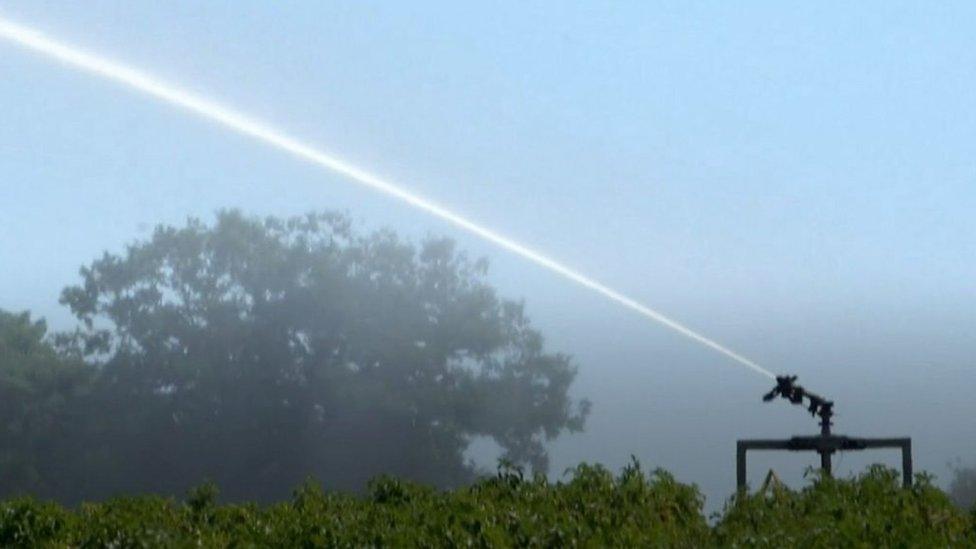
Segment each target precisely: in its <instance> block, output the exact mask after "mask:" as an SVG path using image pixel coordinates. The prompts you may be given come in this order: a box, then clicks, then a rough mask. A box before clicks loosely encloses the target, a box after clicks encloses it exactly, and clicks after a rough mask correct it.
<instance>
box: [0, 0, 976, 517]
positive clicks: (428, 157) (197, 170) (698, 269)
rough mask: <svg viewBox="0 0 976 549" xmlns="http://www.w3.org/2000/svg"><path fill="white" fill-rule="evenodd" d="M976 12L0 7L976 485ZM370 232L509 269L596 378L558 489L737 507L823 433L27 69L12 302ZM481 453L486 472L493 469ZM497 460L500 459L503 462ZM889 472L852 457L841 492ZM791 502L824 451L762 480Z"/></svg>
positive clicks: (6, 140)
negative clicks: (634, 469)
mask: <svg viewBox="0 0 976 549" xmlns="http://www.w3.org/2000/svg"><path fill="white" fill-rule="evenodd" d="M974 16H976V6H974V5H973V4H971V3H968V2H955V3H953V2H945V3H938V4H917V3H900V2H861V3H857V4H856V5H848V4H841V3H830V2H825V3H816V4H809V3H807V4H799V3H798V4H795V5H786V4H784V3H778V2H752V3H736V4H734V5H733V4H731V3H723V2H701V3H688V2H655V3H651V2H619V3H613V4H610V3H592V4H590V3H579V4H571V3H566V2H533V3H525V2H495V3H491V5H490V6H489V5H483V6H475V5H466V3H449V2H443V3H431V2H411V3H404V2H343V3H339V2H298V1H295V2H275V3H268V2H253V1H240V0H235V1H217V0H212V1H210V2H206V3H201V2H167V3H158V2H138V1H137V2H119V1H97V0H96V1H90V2H85V3H64V2H53V1H44V0H31V1H2V2H0V17H5V18H8V19H10V20H12V21H15V22H18V23H21V24H24V25H29V26H33V27H35V28H37V29H39V30H42V31H44V32H45V33H47V34H49V35H51V36H52V37H56V38H58V39H61V40H64V41H67V42H71V43H74V44H77V45H79V46H82V47H84V48H86V49H89V50H91V51H94V52H98V53H101V54H104V55H105V56H107V57H110V58H112V59H116V60H118V61H121V62H125V63H128V64H131V65H134V66H138V67H141V68H143V69H145V70H147V71H150V72H152V73H154V74H156V75H158V76H160V77H161V78H163V79H165V80H168V81H171V82H174V83H178V84H180V85H181V86H183V87H185V88H188V89H190V90H193V91H194V92H198V93H200V94H202V95H205V96H207V97H209V98H211V99H214V100H219V101H221V102H223V103H226V104H228V105H230V106H232V107H233V108H235V109H237V110H239V111H242V112H245V113H248V114H250V115H253V116H254V117H256V118H259V119H261V120H263V121H266V122H268V123H270V124H271V125H273V126H275V127H277V128H280V129H282V130H284V131H286V132H288V133H289V134H291V135H294V136H296V137H300V138H301V139H303V140H304V141H307V142H309V143H311V144H314V145H316V146H317V147H320V148H322V149H324V150H327V151H329V152H332V153H334V154H336V155H338V156H340V157H342V158H344V159H346V160H349V161H351V162H354V163H355V164H357V165H360V166H362V167H364V168H367V169H369V170H370V171H373V172H375V173H378V174H381V175H383V176H385V177H388V178H390V179H392V180H395V181H397V182H400V183H402V184H403V185H404V186H405V187H407V188H409V189H410V190H412V191H415V192H417V193H419V194H421V195H423V196H425V197H428V198H431V199H434V200H436V201H437V202H439V203H440V204H443V205H446V206H449V207H450V208H452V209H454V210H455V211H457V212H459V213H462V214H464V215H466V216H468V217H470V218H471V219H473V220H476V221H477V222H479V223H482V224H484V225H487V226H490V227H492V228H495V229H497V230H499V231H500V232H502V233H504V234H505V235H507V236H510V237H513V238H515V239H518V240H520V241H522V242H525V243H527V244H529V245H531V246H532V247H534V248H536V249H538V250H541V251H544V252H545V253H546V254H548V255H550V256H552V257H555V258H558V259H559V260H561V261H563V262H565V263H566V264H568V265H571V266H573V267H575V268H578V269H579V270H581V271H582V272H584V273H586V274H588V275H590V276H592V277H594V278H596V279H598V280H600V281H601V282H604V283H606V284H607V285H609V286H611V287H613V288H615V289H617V290H620V291H622V292H623V293H625V294H628V295H630V296H632V297H635V298H637V299H639V300H640V301H642V302H644V303H646V304H648V305H650V306H652V307H655V308H657V309H659V310H661V311H662V312H664V313H665V314H668V315H670V316H672V317H674V318H676V319H677V320H679V321H681V322H683V323H685V324H687V325H689V326H691V327H693V328H695V329H697V330H699V331H701V332H703V333H705V334H706V335H708V336H709V337H712V338H714V339H716V340H718V341H720V342H722V343H723V344H726V345H728V346H730V347H731V348H733V349H735V350H736V351H737V352H739V353H741V354H743V355H745V356H747V357H749V358H750V359H753V360H755V361H756V362H758V363H760V364H762V365H763V366H765V367H766V368H768V369H770V370H772V371H774V372H777V373H794V374H797V375H799V376H800V381H801V382H803V384H804V385H806V386H808V387H810V388H811V389H814V390H816V391H818V392H820V393H823V394H825V395H827V396H828V397H831V398H833V399H834V400H835V401H836V402H837V409H838V417H837V431H838V432H844V433H847V434H851V435H860V436H890V435H899V436H901V435H904V436H912V437H913V438H914V441H915V458H916V468H917V469H925V470H929V471H932V472H933V473H935V474H936V475H938V476H939V477H940V478H942V480H943V481H944V480H945V479H946V478H947V477H948V475H949V472H948V469H947V467H946V464H947V462H949V461H953V460H955V459H957V458H959V459H962V460H963V461H964V462H969V463H973V462H976V422H974V421H973V419H972V418H973V416H974V415H976V403H974V402H973V401H972V400H971V398H972V395H971V394H970V393H971V392H972V389H973V387H976V383H974V373H976V215H973V212H974V211H976V155H974V154H973V152H974V151H973V144H974V143H976V94H973V93H972V90H973V88H974V86H976V35H974V34H973V33H972V32H971V30H972V21H973V18H974ZM227 207H236V208H241V209H242V210H244V211H246V212H248V213H253V214H258V215H269V214H270V215H281V216H288V215H295V214H300V213H303V212H306V211H309V210H322V209H339V210H344V211H348V212H349V213H350V214H351V215H352V216H353V218H354V219H355V220H357V223H358V224H359V225H360V226H361V227H362V228H364V229H372V228H379V227H389V228H392V229H394V230H396V231H397V232H399V233H401V234H404V235H406V236H408V237H411V238H416V239H419V238H423V237H424V236H425V235H449V236H451V237H454V238H456V239H457V240H458V242H459V243H460V245H461V247H462V248H464V249H466V250H468V251H469V253H470V254H472V255H475V256H484V257H487V258H488V259H489V260H490V261H491V265H492V269H491V272H490V276H489V280H490V282H491V283H492V284H494V285H495V286H496V287H498V289H499V291H500V293H501V294H502V295H504V296H506V297H511V298H516V299H524V300H525V302H526V305H527V310H528V312H529V314H530V316H531V317H532V318H533V320H534V323H535V324H536V325H537V326H538V327H539V328H540V329H541V330H542V331H543V333H544V334H545V335H546V336H547V342H548V347H549V348H550V349H552V350H558V351H562V352H566V353H569V354H571V355H572V356H573V357H574V358H575V361H576V364H577V365H578V366H579V370H580V373H579V377H578V380H577V383H576V384H575V387H574V389H573V391H574V393H575V394H577V395H579V396H586V397H588V398H589V399H590V400H592V401H593V403H594V408H593V413H592V415H591V417H590V419H589V422H588V427H587V431H586V432H585V433H583V434H580V435H574V436H570V437H563V438H560V439H559V440H557V441H555V442H554V443H553V444H552V445H551V451H552V457H553V472H554V473H556V474H557V475H558V473H560V472H561V471H562V470H563V469H564V468H566V467H569V466H571V465H574V464H576V463H578V462H580V461H584V460H585V461H600V462H603V463H605V464H607V465H608V466H611V467H619V466H620V465H622V464H624V463H626V462H627V461H628V460H629V459H630V455H631V454H633V455H635V456H636V457H638V458H639V459H640V460H641V461H642V462H643V463H644V464H645V465H648V466H652V467H654V466H662V467H665V468H667V469H669V470H671V471H673V472H674V473H675V474H676V475H677V476H678V478H679V479H680V480H684V481H688V482H696V483H698V484H699V485H700V486H701V487H702V489H703V491H704V492H705V493H706V495H707V496H708V497H709V507H710V508H711V509H715V508H716V507H715V506H716V505H720V504H721V501H722V499H723V498H724V497H726V496H727V495H728V494H729V493H731V491H732V487H733V486H734V448H735V440H736V439H737V438H749V437H777V436H788V435H790V434H794V433H806V432H813V431H814V430H815V424H814V422H813V421H812V420H811V419H810V418H809V417H804V414H803V413H802V411H801V410H799V409H790V408H789V407H787V406H786V405H785V404H783V403H777V405H773V404H767V405H763V404H762V403H761V402H760V401H759V397H760V396H761V394H762V393H763V392H765V391H766V390H767V389H768V388H769V387H767V385H769V383H768V380H767V379H765V378H764V377H762V376H759V375H756V373H754V372H752V371H750V370H748V369H745V368H743V367H741V366H739V365H737V364H735V363H734V362H731V361H729V360H728V359H727V358H725V357H723V356H721V355H718V354H716V353H714V352H713V351H710V350H708V349H705V348H702V347H700V346H698V345H696V344H695V343H693V342H691V341H689V340H687V339H685V338H682V337H681V336H679V335H676V334H674V333H672V332H669V331H667V330H666V329H664V328H661V327H660V326H657V325H655V324H652V323H649V322H648V321H647V320H645V319H642V318H641V317H639V316H637V315H635V314H633V313H632V312H628V311H626V310H623V309H621V308H620V307H619V306H616V305H614V304H612V303H609V302H607V301H606V300H605V299H603V298H601V297H600V296H597V295H594V294H592V293H589V292H587V291H586V290H584V289H581V288H579V287H576V286H574V285H573V284H572V283H570V282H567V281H564V280H562V279H559V278H557V277H556V276H555V275H553V274H551V273H549V272H547V271H545V270H543V269H540V268H539V267H537V266H535V265H532V264H529V263H527V262H525V261H524V260H522V259H519V258H516V257H513V256H511V255H510V254H507V253H505V252H503V251H501V250H499V249H497V248H494V247H493V246H491V245H490V244H487V243H484V242H481V241H479V240H477V239H476V238H475V237H473V236H470V235H466V234H463V233H460V232H459V231H458V230H457V229H455V228H454V227H451V226H449V225H447V224H445V223H444V222H441V221H438V220H436V219H433V218H430V217H429V216H426V215H424V214H423V213H420V212H417V211H415V210H411V209H410V208H409V207H407V206H405V205H403V204H401V203H398V202H396V201H393V200H391V199H389V198H388V197H384V196H381V195H378V194H376V193H374V192H371V191H369V190H366V189H363V188H361V187H359V186H357V185H354V184H351V183H350V182H348V181H346V180H344V179H342V178H341V177H338V176H335V175H333V174H331V173H328V172H325V171H322V170H321V169H318V168H315V167H314V166H311V165H308V164H305V163H302V162H299V161H296V160H295V159H294V158H293V157H290V156H288V155H286V154H282V153H281V152H278V151H275V150H272V149H269V148H268V147H266V146H264V145H262V144H260V143H257V142H255V141H252V140H250V139H248V138H246V137H241V136H239V135H235V134H233V133H231V132H228V131H227V130H225V129H223V128H220V127H218V126H215V125H213V124H212V123H209V122H206V121H203V120H200V119H198V118H195V117H193V116H190V115H187V114H186V113H185V112H182V111H179V110H177V109H175V108H173V107H170V106H167V105H164V104H161V103H159V102H157V101H155V100H152V99H149V98H147V97H145V96H142V95H140V94H138V93H134V92H132V91H130V90H127V89H124V88H122V87H120V86H119V85H117V84H113V83H111V82H106V81H102V80H98V79H96V78H93V77H91V76H89V75H87V74H83V73H79V72H77V71H74V70H71V69H68V68H66V67H64V66H61V65H58V64H57V63H52V62H50V61H49V60H47V59H45V58H42V57H40V56H38V55H36V54H33V53H30V52H27V51H25V50H22V49H19V48H16V47H14V46H12V45H10V44H7V43H0V212H2V214H0V308H4V309H7V310H22V309H29V310H31V311H32V312H33V313H34V314H37V315H40V316H44V317H46V318H47V319H48V320H49V323H50V324H51V325H52V327H54V328H68V327H70V326H71V323H72V319H71V317H70V315H68V313H67V311H66V310H65V308H64V307H62V306H60V305H59V304H58V303H57V298H58V294H59V292H60V290H61V288H63V287H64V286H66V285H68V284H71V283H74V282H76V281H78V280H79V279H78V275H77V271H78V268H79V267H80V266H81V265H83V264H86V263H89V262H91V261H92V260H93V259H95V258H96V257H98V256H100V255H101V254H102V252H103V251H105V250H109V251H113V252H118V251H121V250H122V249H123V247H124V246H125V244H126V243H130V242H133V241H134V240H136V239H139V238H146V237H147V236H148V235H149V233H150V231H151V228H152V227H153V226H155V225H156V224H158V223H170V224H179V223H182V222H183V221H184V220H185V219H186V218H187V217H188V216H196V217H200V218H203V219H212V215H213V212H214V211H216V210H217V209H219V208H227ZM479 451H482V453H484V452H487V451H488V450H486V449H484V448H482V449H481V450H479ZM482 457H483V456H482ZM897 458H898V456H897V455H896V454H895V453H894V452H891V453H883V452H881V453H867V454H864V455H856V454H851V455H847V456H844V457H843V458H840V459H839V460H838V461H840V464H841V465H840V469H841V471H851V470H858V469H859V468H860V467H862V466H863V465H864V464H866V463H868V462H870V461H876V460H880V461H884V462H886V463H890V464H892V465H895V464H897V463H898V459H897ZM752 462H753V464H752V465H751V467H750V476H752V477H753V478H756V477H759V476H761V475H762V474H764V472H765V469H766V468H769V467H773V466H775V467H776V468H777V471H780V472H781V473H782V475H781V476H784V477H785V478H787V479H788V480H790V481H791V482H792V483H794V484H798V485H799V484H801V483H802V482H801V478H802V472H803V468H804V467H806V466H809V465H812V464H813V463H814V457H813V456H802V455H788V456H773V455H769V456H765V455H763V456H759V457H758V458H757V459H754V460H752Z"/></svg>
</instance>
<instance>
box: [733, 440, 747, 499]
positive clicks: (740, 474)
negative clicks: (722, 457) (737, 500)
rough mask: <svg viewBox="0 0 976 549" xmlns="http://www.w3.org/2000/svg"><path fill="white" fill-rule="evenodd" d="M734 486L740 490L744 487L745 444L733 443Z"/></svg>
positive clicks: (740, 442)
mask: <svg viewBox="0 0 976 549" xmlns="http://www.w3.org/2000/svg"><path fill="white" fill-rule="evenodd" d="M735 486H736V488H737V489H738V490H739V491H740V492H741V491H743V490H745V489H746V445H745V444H744V443H743V442H742V441H741V440H738V441H736V443H735Z"/></svg>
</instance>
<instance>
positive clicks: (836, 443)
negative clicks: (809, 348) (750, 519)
mask: <svg viewBox="0 0 976 549" xmlns="http://www.w3.org/2000/svg"><path fill="white" fill-rule="evenodd" d="M776 397H782V398H783V399H786V400H788V401H789V402H790V403H791V404H793V405H796V406H805V407H806V410H807V411H808V412H810V415H812V416H814V417H818V418H819V419H820V434H819V435H813V436H793V437H791V438H789V439H782V440H777V439H751V440H739V441H738V442H737V444H736V484H737V486H738V488H739V490H745V489H746V484H747V483H746V452H747V451H749V450H788V451H791V452H799V451H813V452H817V453H818V454H820V469H821V471H822V472H823V474H824V475H827V476H830V475H831V474H832V463H831V462H832V459H831V458H832V456H833V455H834V453H835V452H842V451H852V450H867V449H872V448H899V449H901V469H902V484H903V485H904V486H905V487H909V486H911V485H912V439H911V438H907V437H906V438H860V437H848V436H845V435H835V434H833V433H831V429H830V428H831V426H833V424H834V423H833V417H834V402H833V401H832V400H828V399H826V398H824V397H822V396H820V395H818V394H816V393H813V392H811V391H808V390H806V389H804V388H803V387H801V386H800V385H798V384H797V383H796V376H776V386H775V387H773V388H772V389H771V390H770V391H769V392H768V393H766V394H765V395H763V398H762V399H763V402H771V401H773V400H775V399H776Z"/></svg>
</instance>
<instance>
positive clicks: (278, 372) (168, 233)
mask: <svg viewBox="0 0 976 549" xmlns="http://www.w3.org/2000/svg"><path fill="white" fill-rule="evenodd" d="M486 269H487V265H486V263H485V262H483V261H471V260H469V259H468V258H467V257H466V256H465V255H464V254H463V253H459V252H457V251H456V250H455V248H454V245H453V243H452V242H451V241H450V240H446V239H428V240H427V241H425V242H423V243H422V245H420V246H419V247H415V246H413V245H411V244H409V243H405V242H402V241H400V240H399V239H398V238H397V237H396V235H394V234H393V233H391V232H389V231H380V232H377V233H374V234H369V235H357V234H356V233H355V232H354V231H353V230H352V229H351V227H350V223H349V221H348V219H347V218H345V217H344V216H341V215H335V214H310V215H307V216H304V217H297V218H292V219H285V220H282V219H276V218H268V219H264V220H261V219H257V218H250V217H246V216H243V215H241V214H240V213H238V212H234V211H229V212H221V213H219V214H218V215H217V220H216V223H215V224H213V225H211V226H208V225H206V224H204V223H202V222H200V221H197V220H190V221H189V222H188V223H187V225H186V226H184V227H179V228H177V227H164V226H161V227H158V228H157V229H156V231H155V233H154V234H153V236H152V238H151V239H149V240H148V241H142V242H137V243H134V244H132V245H130V246H129V247H128V248H127V249H126V251H125V252H124V253H122V254H118V255H116V254H110V253H106V254H105V255H104V256H103V257H101V258H100V259H98V260H97V261H94V262H93V263H92V264H91V265H89V266H87V267H83V268H82V269H81V276H82V281H81V283H80V284H78V285H76V286H71V287H68V288H66V289H65V290H64V292H63V293H62V298H61V301H62V303H64V304H66V305H67V306H68V307H70V309H71V311H72V312H73V313H74V314H75V316H76V317H77V318H78V320H79V323H80V327H79V328H78V329H77V330H76V331H75V332H73V333H67V334H59V335H58V336H57V337H56V338H54V340H53V341H55V342H56V346H54V345H52V343H51V341H50V340H48V339H45V337H44V332H45V330H44V326H43V323H32V322H31V321H30V320H29V317H27V316H26V315H20V316H15V315H9V314H4V315H3V316H0V352H2V353H3V354H2V355H0V429H5V430H3V431H0V436H2V437H3V438H2V439H0V452H2V453H0V497H9V496H10V495H13V494H16V493H23V492H29V493H32V494H35V495H40V496H42V497H55V498H57V499H59V500H60V501H62V502H77V501H80V500H82V499H85V498H89V499H90V498H104V497H110V496H111V495H113V494H121V493H147V492H148V493H160V494H170V495H175V494H181V493H184V492H185V491H186V490H187V489H188V488H189V487H190V486H192V485H193V484H195V483H199V482H201V481H202V480H203V479H205V478H210V479H213V480H214V481H215V482H216V483H217V484H219V485H220V486H221V489H222V490H224V492H225V494H226V495H227V496H228V497H229V498H230V499H256V500H259V501H272V500H276V499H280V498H281V497H286V496H287V492H283V490H287V488H288V487H291V486H295V485H296V484H298V483H299V482H300V481H301V480H302V479H303V478H305V477H307V476H314V477H315V478H318V479H320V480H322V481H324V482H325V483H326V484H327V485H328V486H329V487H330V488H332V489H335V488H339V489H348V490H359V489H362V488H363V487H364V486H365V483H366V481H367V480H368V479H370V478H372V477H374V476H376V475H379V474H395V475H397V476H400V477H403V478H409V479H412V480H416V481H421V482H426V483H430V484H434V485H436V486H438V487H450V486H458V485H462V484H464V483H467V482H470V481H471V480H473V479H474V478H475V476H476V475H477V474H478V473H479V472H478V471H476V470H475V469H474V467H473V466H472V464H470V463H468V462H466V461H465V457H464V452H465V450H466V449H467V447H468V445H469V444H470V443H471V441H472V440H473V439H474V438H475V437H488V438H491V439H493V440H494V441H495V442H497V444H498V445H499V446H500V447H501V448H502V449H503V451H504V455H505V457H506V458H507V459H510V460H512V461H513V462H516V463H520V464H523V465H526V466H531V467H532V468H533V469H534V470H537V471H545V470H546V469H547V466H548V460H547V455H546V451H545V442H546V440H548V439H552V438H554V437H557V436H559V435H560V434H561V433H563V432H566V431H577V430H580V429H582V427H583V422H584V419H585V416H586V414H587V410H588V403H587V402H585V401H573V400H572V399H570V398H569V396H568V389H569V386H570V384H571V383H572V381H573V379H574V377H575V374H576V369H575V366H574V365H573V364H572V362H571V360H570V359H569V357H567V356H565V355H562V354H558V353H551V352H547V351H546V350H545V349H544V345H543V338H542V336H541V334H540V333H539V332H538V331H536V330H535V329H534V328H533V327H532V326H531V324H530V322H529V320H528V318H527V317H526V315H525V313H524V309H523V306H522V304H520V303H516V302H512V301H506V300H503V299H500V298H498V297H497V296H496V294H495V291H494V289H493V288H491V287H490V286H489V285H488V284H487V283H486V282H485V273H486ZM48 463H51V464H52V466H50V467H48V466H47V465H46V464H48Z"/></svg>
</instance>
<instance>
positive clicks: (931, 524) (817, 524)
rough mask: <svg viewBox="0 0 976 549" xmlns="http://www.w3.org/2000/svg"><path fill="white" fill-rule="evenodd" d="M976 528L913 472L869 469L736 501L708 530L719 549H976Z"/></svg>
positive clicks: (970, 519)
mask: <svg viewBox="0 0 976 549" xmlns="http://www.w3.org/2000/svg"><path fill="white" fill-rule="evenodd" d="M974 528H976V523H974V522H973V519H972V518H971V517H967V516H966V514H965V513H964V512H962V511H961V510H960V509H959V508H958V507H956V506H955V505H953V504H952V502H951V501H950V500H949V498H948V496H947V495H946V494H945V493H943V492H942V491H941V490H939V489H938V488H936V487H934V486H933V485H932V483H931V478H930V477H928V476H926V475H923V474H920V475H916V477H915V483H914V486H913V487H912V488H911V489H904V488H902V487H901V482H900V479H899V474H898V472H896V471H894V470H891V469H887V468H884V467H882V466H873V467H871V468H869V469H868V470H867V471H866V472H865V473H863V474H861V475H860V476H858V477H857V478H855V479H849V480H837V479H832V478H826V477H821V476H819V475H817V476H816V477H815V480H814V482H813V483H812V485H810V486H809V487H807V488H805V489H803V490H802V491H800V492H794V491H791V490H786V489H774V490H771V491H766V492H765V493H759V494H755V495H744V496H737V497H736V498H734V499H733V500H732V501H731V502H730V503H729V504H728V505H727V507H726V510H725V514H724V516H723V517H722V518H721V520H720V521H719V523H718V524H717V526H716V528H715V534H716V541H717V542H718V543H719V544H720V545H733V544H745V545H748V546H750V547H784V546H786V547H876V546H880V547H962V546H976V530H974Z"/></svg>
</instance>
